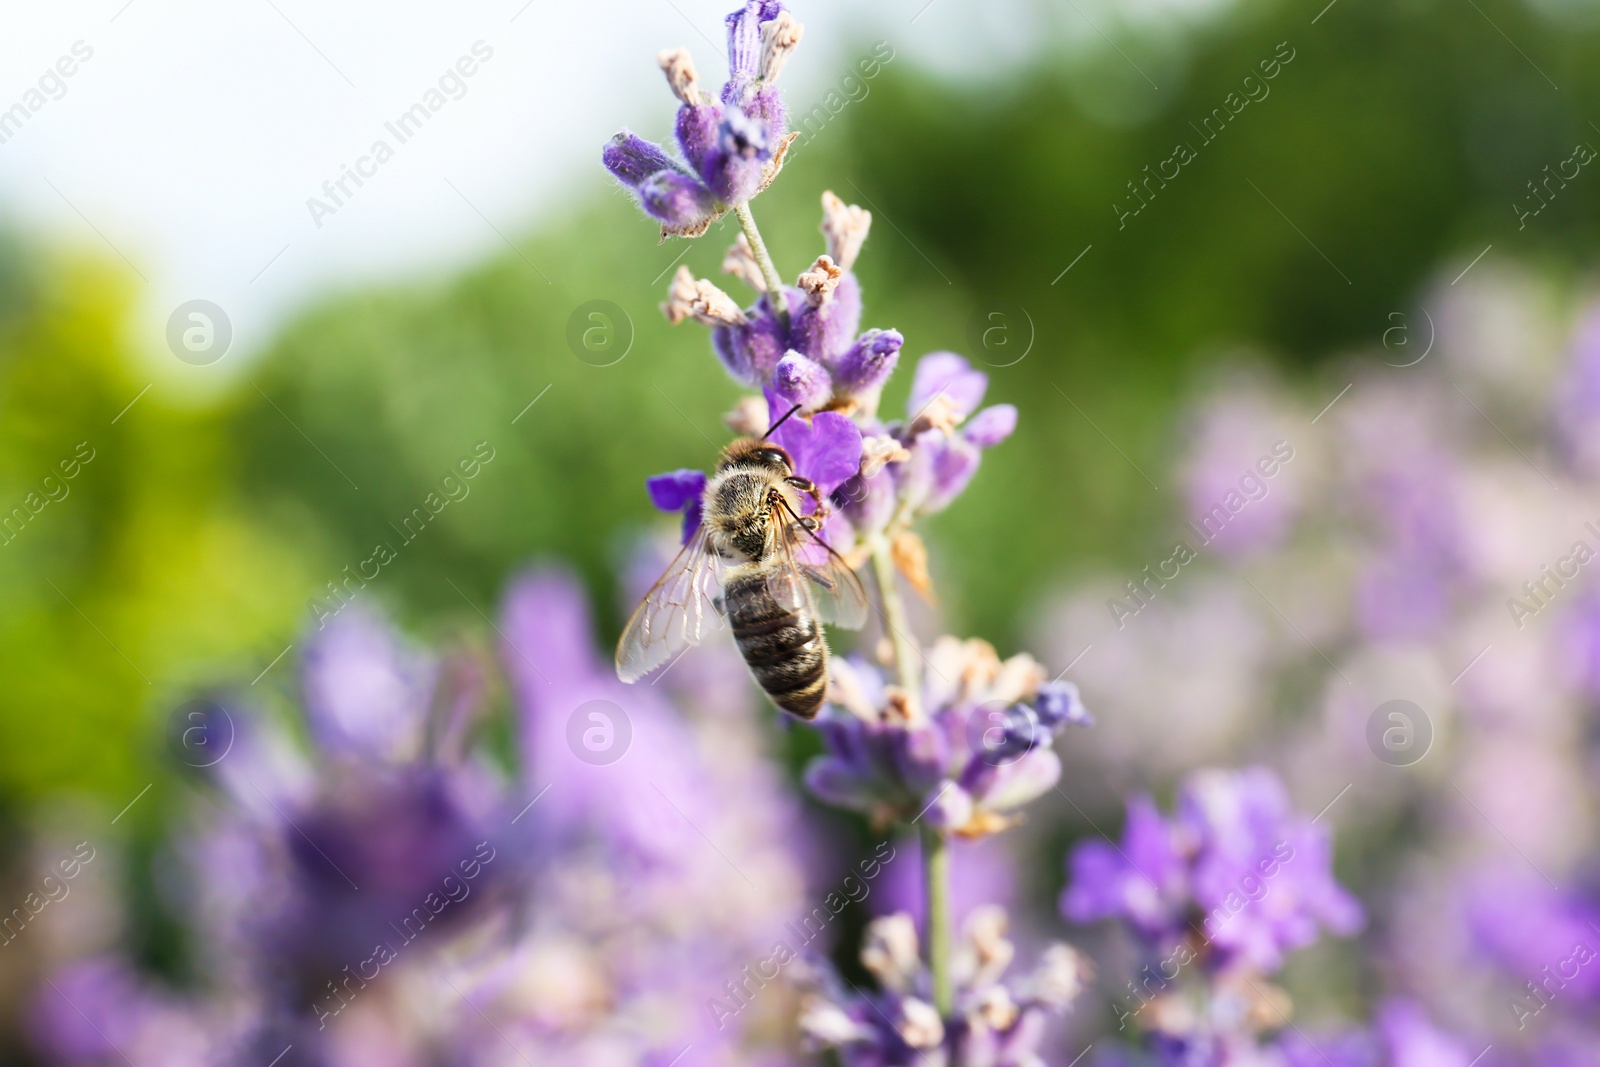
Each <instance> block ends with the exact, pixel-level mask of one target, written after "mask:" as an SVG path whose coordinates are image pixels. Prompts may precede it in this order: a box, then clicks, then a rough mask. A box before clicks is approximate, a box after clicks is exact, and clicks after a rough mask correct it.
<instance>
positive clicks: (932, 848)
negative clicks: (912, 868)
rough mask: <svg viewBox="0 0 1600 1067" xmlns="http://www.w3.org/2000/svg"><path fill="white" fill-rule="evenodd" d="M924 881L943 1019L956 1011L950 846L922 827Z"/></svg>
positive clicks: (931, 961)
mask: <svg viewBox="0 0 1600 1067" xmlns="http://www.w3.org/2000/svg"><path fill="white" fill-rule="evenodd" d="M922 879H923V889H924V891H925V892H926V894H927V904H928V909H927V910H928V932H927V939H928V973H929V974H931V975H932V976H933V1006H934V1007H935V1008H936V1009H938V1012H939V1016H940V1018H943V1019H948V1018H950V1017H951V1015H952V1014H953V1013H954V1010H955V997H954V995H953V994H952V992H951V987H950V843H949V842H948V841H947V840H946V839H945V836H944V831H942V830H940V829H938V828H936V827H933V826H929V825H928V824H927V823H923V824H922Z"/></svg>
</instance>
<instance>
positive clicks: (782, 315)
mask: <svg viewBox="0 0 1600 1067" xmlns="http://www.w3.org/2000/svg"><path fill="white" fill-rule="evenodd" d="M733 213H734V215H736V216H738V219H739V225H740V226H742V227H744V237H745V240H747V241H749V242H750V254H751V255H752V256H754V257H755V260H756V266H758V267H760V268H761V277H762V278H763V279H765V280H766V283H767V296H768V297H769V298H770V302H771V304H772V310H773V312H774V313H775V314H776V315H777V316H778V321H779V322H780V323H782V324H783V327H784V329H788V328H789V306H788V301H787V300H785V299H784V296H783V280H782V279H781V278H779V277H778V268H777V267H775V266H773V265H772V255H771V253H769V252H768V251H767V242H765V241H763V240H762V239H761V231H760V230H758V229H756V217H755V216H754V215H752V214H750V205H749V204H736V205H734V208H733Z"/></svg>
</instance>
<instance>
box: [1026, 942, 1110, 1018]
mask: <svg viewBox="0 0 1600 1067" xmlns="http://www.w3.org/2000/svg"><path fill="white" fill-rule="evenodd" d="M1093 977H1094V966H1093V964H1091V963H1090V962H1089V961H1088V960H1087V959H1085V958H1084V957H1083V954H1082V953H1080V952H1079V951H1078V950H1077V949H1075V948H1073V947H1072V946H1071V945H1066V944H1061V943H1059V942H1058V943H1056V944H1053V945H1051V946H1050V947H1049V948H1047V949H1045V950H1044V954H1043V955H1042V956H1040V957H1039V962H1038V964H1037V965H1036V966H1035V967H1034V970H1033V976H1032V978H1031V979H1030V980H1029V982H1028V992H1029V993H1030V994H1031V995H1032V996H1033V997H1034V998H1035V999H1037V1000H1038V1001H1040V1002H1041V1003H1044V1004H1049V1005H1051V1006H1052V1007H1056V1008H1066V1007H1068V1006H1070V1005H1071V1004H1072V1002H1073V1001H1075V1000H1077V999H1078V996H1079V994H1081V993H1082V992H1083V987H1084V986H1085V985H1087V984H1088V982H1089V979H1091V978H1093Z"/></svg>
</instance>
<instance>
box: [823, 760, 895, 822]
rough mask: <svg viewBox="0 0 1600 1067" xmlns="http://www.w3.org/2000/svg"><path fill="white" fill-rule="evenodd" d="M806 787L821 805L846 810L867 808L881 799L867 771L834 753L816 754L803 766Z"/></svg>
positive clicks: (869, 809)
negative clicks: (827, 754) (831, 754)
mask: <svg viewBox="0 0 1600 1067" xmlns="http://www.w3.org/2000/svg"><path fill="white" fill-rule="evenodd" d="M805 784H806V789H808V790H809V791H810V792H811V795H812V796H814V797H816V798H817V799H818V800H820V801H822V802H823V803H825V804H832V805H833V806H834V807H836V808H845V809H847V810H850V811H871V810H872V809H873V807H874V806H875V805H877V804H878V803H880V802H881V801H882V797H881V796H880V793H879V788H878V783H877V782H876V781H875V779H874V778H873V777H872V775H871V774H870V773H867V772H864V771H863V769H862V768H861V767H860V766H858V765H856V764H854V763H850V762H847V761H845V760H842V759H839V758H837V757H834V756H818V757H817V758H816V759H814V760H812V761H811V762H810V764H808V765H807V766H806V770H805Z"/></svg>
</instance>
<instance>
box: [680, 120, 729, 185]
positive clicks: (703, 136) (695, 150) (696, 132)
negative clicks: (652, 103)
mask: <svg viewBox="0 0 1600 1067" xmlns="http://www.w3.org/2000/svg"><path fill="white" fill-rule="evenodd" d="M721 122H722V109H721V108H719V107H717V106H715V105H713V104H699V105H697V106H694V107H691V106H689V105H688V104H685V105H683V106H682V107H680V108H679V109H678V124H677V134H678V147H679V148H680V149H682V150H683V158H684V159H687V160H688V161H689V165H690V166H691V167H693V168H694V169H695V170H697V171H703V170H704V168H705V163H706V159H707V157H709V156H710V155H711V152H712V150H713V149H715V148H716V147H717V126H718V124H719V123H721Z"/></svg>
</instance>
